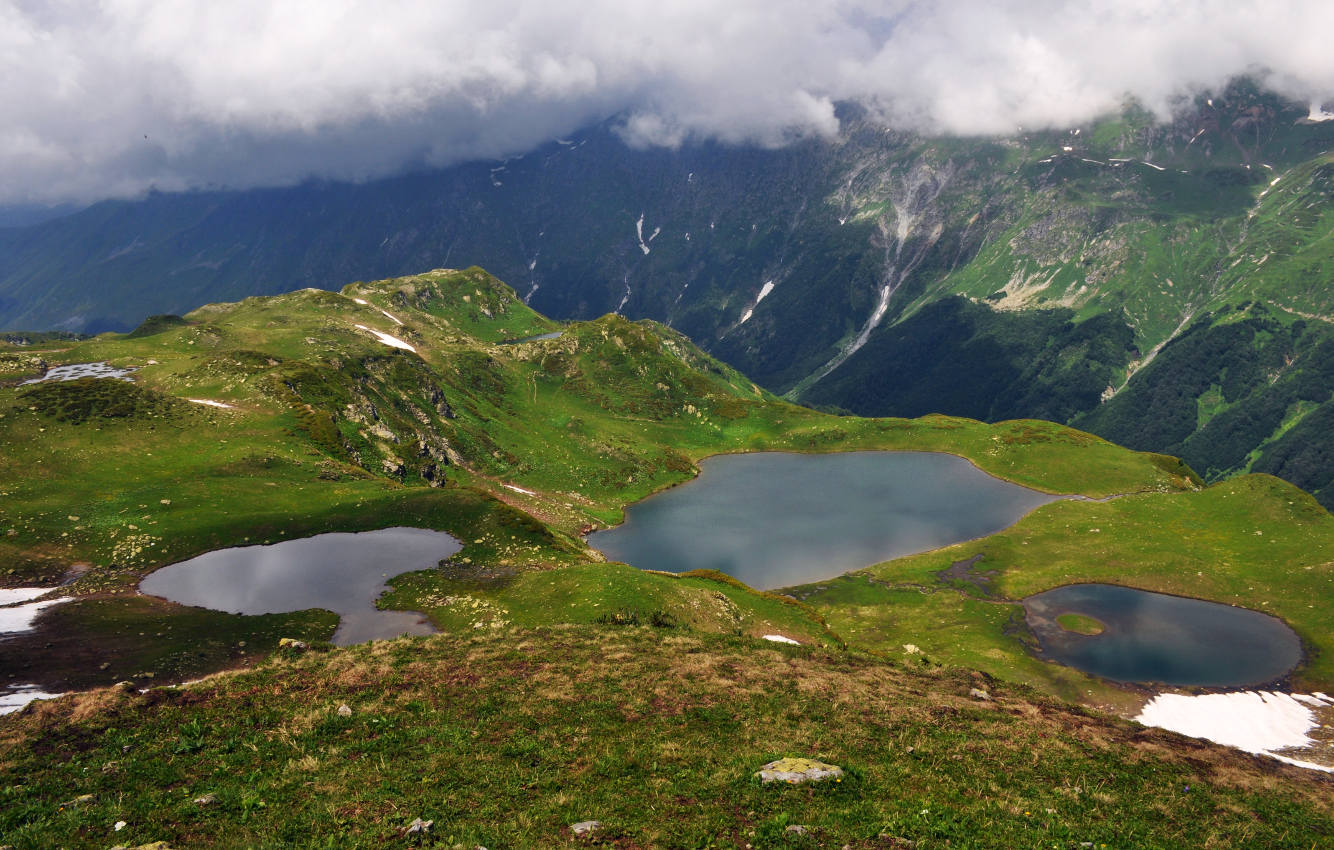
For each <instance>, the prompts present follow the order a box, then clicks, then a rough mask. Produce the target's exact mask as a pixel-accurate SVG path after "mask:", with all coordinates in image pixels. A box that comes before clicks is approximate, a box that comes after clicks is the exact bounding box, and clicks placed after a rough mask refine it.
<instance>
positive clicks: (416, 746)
mask: <svg viewBox="0 0 1334 850" xmlns="http://www.w3.org/2000/svg"><path fill="white" fill-rule="evenodd" d="M974 688H981V689H985V690H986V691H987V693H988V697H989V698H988V699H985V700H982V699H977V698H975V697H971V696H970V695H969V693H970V690H971V689H974ZM342 706H346V707H347V709H348V711H347V712H342V709H341V707H342ZM788 755H794V756H807V757H815V758H819V759H823V760H825V761H827V762H832V763H834V764H837V765H840V766H842V767H843V768H844V769H845V771H846V774H845V776H844V777H843V778H842V779H841V780H839V781H826V782H825V783H823V784H820V785H817V786H813V787H811V786H808V787H791V786H782V785H780V786H779V787H773V786H765V785H762V784H761V783H760V782H759V781H758V780H757V779H755V778H753V775H754V773H755V772H756V771H757V770H758V769H759V768H760V766H761V765H764V764H765V763H767V762H769V761H770V760H773V759H776V758H779V757H783V756H788ZM0 785H2V786H3V788H4V791H3V793H4V795H5V805H4V806H3V807H0V835H3V836H4V837H5V840H6V841H8V842H10V843H12V844H13V845H14V846H16V847H25V848H26V847H33V848H38V847H84V846H88V847H94V846H95V847H102V846H107V845H109V844H110V843H112V842H118V843H120V844H123V845H130V846H133V845H139V844H143V843H147V842H151V841H165V842H167V843H168V844H169V845H170V846H172V847H190V846H204V845H207V846H218V847H327V846H353V845H355V846H365V845H371V844H384V843H391V844H400V845H407V846H436V847H458V846H465V847H473V846H476V845H482V846H487V847H564V846H584V845H586V844H588V843H590V842H591V843H594V844H602V845H608V846H615V847H715V848H738V850H739V848H743V847H755V848H778V847H788V848H815V847H833V848H838V847H857V848H904V847H913V846H916V847H923V848H929V847H945V846H949V847H977V848H1012V847H1048V846H1056V847H1081V846H1085V847H1088V846H1091V847H1103V846H1107V847H1143V848H1154V847H1185V846H1191V847H1228V846H1238V844H1246V845H1248V846H1263V847H1290V848H1315V847H1318V846H1321V844H1322V842H1324V840H1325V836H1328V835H1329V834H1330V833H1331V831H1334V811H1332V810H1331V805H1330V800H1331V794H1330V791H1331V788H1332V787H1334V785H1332V783H1331V780H1329V779H1328V778H1327V777H1323V776H1320V775H1318V774H1313V773H1311V772H1310V771H1302V770H1300V769H1298V768H1290V767H1284V766H1277V767H1276V766H1275V765H1274V763H1272V762H1262V761H1260V760H1258V759H1254V758H1251V757H1248V756H1245V755H1241V754H1238V753H1236V752H1235V751H1227V750H1224V749H1223V748H1220V747H1216V746H1213V745H1208V744H1204V743H1203V742H1199V741H1195V740H1191V739H1186V738H1182V737H1180V736H1177V735H1174V734H1171V733H1166V732H1161V731H1157V730H1151V729H1145V728H1143V727H1140V726H1138V725H1136V724H1131V723H1127V722H1125V721H1118V720H1114V719H1110V718H1108V717H1105V716H1101V715H1096V714H1091V713H1086V712H1078V711H1072V710H1071V709H1070V708H1069V707H1068V706H1066V705H1062V704H1059V703H1055V702H1052V701H1051V700H1050V699H1047V698H1043V697H1041V696H1038V695H1036V694H1034V693H1033V692H1032V691H1029V690H1027V689H1025V688H1019V687H1014V686H1010V685H1006V684H1003V683H998V682H989V681H987V680H986V679H985V678H981V677H977V676H974V675H969V674H968V673H967V672H964V671H959V670H946V669H940V668H936V667H933V666H931V665H920V664H917V663H909V664H899V663H893V662H885V661H882V660H879V659H876V658H872V657H869V656H866V655H862V654H855V653H854V654H850V653H843V652H838V653H830V652H827V651H823V650H818V649H814V650H813V649H810V648H806V647H777V646H774V645H773V644H769V643H765V642H760V641H755V640H748V639H743V638H734V637H730V638H729V637H719V636H711V635H707V634H700V633H698V632H683V631H681V630H678V629H670V628H667V629H663V628H651V627H646V626H641V627H620V628H615V627H602V628H598V627H591V626H579V627H564V628H557V629H540V630H535V631H534V630H519V629H513V628H506V629H504V630H501V631H497V632H490V633H486V634H482V635H477V634H473V635H466V636H462V637H453V636H451V637H443V636H439V637H433V638H425V639H408V640H400V641H394V642H387V643H386V642H381V643H376V644H373V645H370V646H361V647H355V648H352V649H350V650H347V651H339V652H336V653H331V654H328V655H323V654H312V655H307V656H304V657H303V656H293V657H279V658H275V659H273V660H270V661H268V662H266V663H265V664H263V665H261V666H260V667H258V668H257V669H254V670H252V671H247V672H244V673H240V674H236V675H229V676H222V677H215V678H211V679H208V680H206V681H204V682H200V683H197V684H193V685H189V686H186V687H182V688H179V689H173V688H167V689H155V690H152V691H149V692H148V693H145V694H137V693H127V692H125V691H120V690H110V691H104V692H98V693H96V694H90V695H81V696H77V697H69V698H66V699H63V700H61V701H59V702H56V703H51V704H43V705H40V706H39V707H35V708H34V709H32V710H30V711H28V712H27V713H26V715H25V716H23V717H20V718H17V719H16V720H12V721H9V722H6V723H5V724H4V725H3V726H0ZM418 818H420V819H423V820H429V821H432V822H433V824H432V827H431V830H430V832H429V833H426V834H416V835H407V834H405V833H406V831H407V829H408V827H409V825H410V824H411V823H412V822H413V821H414V820H415V819H418ZM587 820H597V821H599V822H600V823H601V827H600V828H599V829H598V830H597V831H596V832H595V833H593V835H592V836H591V837H590V838H584V839H579V838H575V837H574V835H573V834H572V832H571V829H570V827H571V826H572V825H573V824H576V823H580V822H583V821H587ZM121 822H123V824H124V826H123V827H122V828H121V829H120V831H116V830H115V824H117V823H121ZM798 827H800V829H798Z"/></svg>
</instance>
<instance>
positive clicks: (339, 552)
mask: <svg viewBox="0 0 1334 850" xmlns="http://www.w3.org/2000/svg"><path fill="white" fill-rule="evenodd" d="M461 548H462V546H461V545H460V544H459V542H458V541H457V540H455V539H454V538H453V537H451V536H450V535H448V534H446V533H445V532H443V531H431V530H429V529H425V528H381V529H377V530H375V531H361V532H356V533H352V532H335V533H331V534H317V535H315V536H314V537H304V538H301V539H299V540H284V541H283V542H281V543H274V544H272V545H269V546H237V547H234V548H231V549H218V550H216V551H213V552H205V553H204V554H203V555H200V556H199V557H197V558H191V559H190V560H188V561H181V562H180V563H176V564H172V565H170V566H166V567H163V568H162V569H160V570H158V571H157V572H154V573H151V574H149V575H148V577H147V578H145V579H144V580H143V581H142V582H140V583H139V589H140V590H141V591H143V592H144V593H148V594H152V595H153V596H161V597H162V598H164V599H169V600H171V601H172V602H179V603H181V604H182V605H198V606H201V607H204V608H212V609H213V610H215V611H228V612H230V613H233V614H278V613H282V612H284V611H304V610H305V609H307V608H324V609H326V610H329V611H333V612H334V613H335V614H337V615H338V617H339V623H338V631H337V632H335V633H334V636H333V642H334V643H336V644H338V645H339V646H347V645H350V644H354V643H364V642H365V641H368V640H380V639H384V638H392V637H398V636H400V635H407V634H412V635H422V634H430V633H431V632H433V631H434V629H433V628H432V627H431V625H430V624H429V623H427V622H426V621H425V620H424V619H423V618H422V616H421V615H420V614H417V613H414V612H412V611H380V610H378V609H377V608H376V607H375V600H376V599H377V598H378V597H379V596H380V594H382V593H384V591H385V590H386V589H387V586H386V585H385V581H386V580H387V579H389V578H392V577H393V576H396V575H400V574H402V573H407V572H413V571H415V570H424V569H429V568H431V567H435V566H437V565H438V564H439V563H440V561H441V560H443V559H445V558H448V557H449V556H451V555H453V554H454V553H455V552H457V551H459V549H461Z"/></svg>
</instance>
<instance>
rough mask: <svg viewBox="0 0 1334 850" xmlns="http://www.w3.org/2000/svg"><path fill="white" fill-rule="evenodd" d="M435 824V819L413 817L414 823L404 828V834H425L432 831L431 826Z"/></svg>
mask: <svg viewBox="0 0 1334 850" xmlns="http://www.w3.org/2000/svg"><path fill="white" fill-rule="evenodd" d="M434 825H435V821H433V820H422V819H421V818H413V819H412V823H410V824H408V825H407V826H405V827H404V828H403V834H404V835H424V834H426V833H428V832H430V831H431V827H432V826H434Z"/></svg>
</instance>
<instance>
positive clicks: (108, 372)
mask: <svg viewBox="0 0 1334 850" xmlns="http://www.w3.org/2000/svg"><path fill="white" fill-rule="evenodd" d="M134 371H135V370H134V369H122V368H120V367H118V366H112V365H111V364H110V363H70V364H69V365H67V366H52V367H51V368H50V369H48V370H47V372H46V374H45V375H43V376H42V377H40V378H32V379H30V380H27V381H24V382H23V383H22V384H21V385H20V386H27V385H28V384H40V383H42V382H44V381H73V380H76V379H78V378H119V379H120V380H122V381H128V380H130V377H129V376H130V373H131V372H134Z"/></svg>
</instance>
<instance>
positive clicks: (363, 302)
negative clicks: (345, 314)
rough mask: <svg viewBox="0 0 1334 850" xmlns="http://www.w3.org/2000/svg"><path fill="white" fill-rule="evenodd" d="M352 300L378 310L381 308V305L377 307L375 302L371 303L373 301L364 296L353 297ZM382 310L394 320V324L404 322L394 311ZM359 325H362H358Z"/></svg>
mask: <svg viewBox="0 0 1334 850" xmlns="http://www.w3.org/2000/svg"><path fill="white" fill-rule="evenodd" d="M352 300H353V301H355V302H357V303H358V304H360V305H361V306H363V307H374V308H375V309H376V310H380V308H379V307H375V305H374V304H371V302H369V301H367V300H366V299H364V298H353V299H352ZM380 312H381V313H384V315H385V316H386V317H387V318H388V319H389V320H390V321H391V322H393V323H394V324H396V325H401V324H403V320H402V319H400V318H398V316H395V315H394V314H393V313H390V312H387V311H385V310H380ZM357 327H361V325H357Z"/></svg>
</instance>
